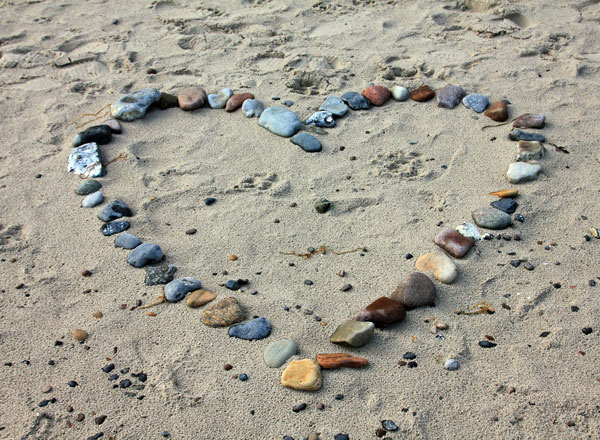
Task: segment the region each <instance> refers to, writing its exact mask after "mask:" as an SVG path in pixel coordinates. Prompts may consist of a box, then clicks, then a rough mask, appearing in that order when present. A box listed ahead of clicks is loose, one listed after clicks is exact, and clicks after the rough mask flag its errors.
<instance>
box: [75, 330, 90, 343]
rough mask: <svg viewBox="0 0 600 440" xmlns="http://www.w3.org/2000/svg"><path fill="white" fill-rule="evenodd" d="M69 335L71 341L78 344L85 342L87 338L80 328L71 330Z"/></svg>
mask: <svg viewBox="0 0 600 440" xmlns="http://www.w3.org/2000/svg"><path fill="white" fill-rule="evenodd" d="M71 335H73V339H75V340H76V341H79V342H83V341H85V340H86V339H87V337H88V333H87V332H86V331H85V330H82V329H80V328H78V329H75V330H73V331H72V332H71Z"/></svg>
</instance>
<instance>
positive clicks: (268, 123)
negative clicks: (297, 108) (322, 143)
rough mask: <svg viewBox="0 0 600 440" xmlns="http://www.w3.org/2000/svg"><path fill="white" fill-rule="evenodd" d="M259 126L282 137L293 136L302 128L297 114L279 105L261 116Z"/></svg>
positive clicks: (270, 108) (268, 109)
mask: <svg viewBox="0 0 600 440" xmlns="http://www.w3.org/2000/svg"><path fill="white" fill-rule="evenodd" d="M258 124H259V125H260V126H261V127H263V128H266V129H267V130H269V131H270V132H271V133H274V134H276V135H278V136H282V137H290V136H293V135H295V134H296V133H297V132H298V130H300V128H301V127H302V123H301V122H300V119H299V118H298V116H297V115H296V113H294V112H293V111H291V110H289V109H287V108H285V107H281V106H278V105H275V106H272V107H269V108H267V109H266V110H265V111H264V112H263V113H262V114H261V115H260V118H259V120H258Z"/></svg>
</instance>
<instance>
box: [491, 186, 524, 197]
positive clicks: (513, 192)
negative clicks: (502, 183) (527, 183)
mask: <svg viewBox="0 0 600 440" xmlns="http://www.w3.org/2000/svg"><path fill="white" fill-rule="evenodd" d="M518 194H519V190H518V189H514V188H511V189H503V190H501V191H494V192H491V193H488V196H497V197H499V198H501V199H503V198H505V197H510V198H512V197H517V195H518Z"/></svg>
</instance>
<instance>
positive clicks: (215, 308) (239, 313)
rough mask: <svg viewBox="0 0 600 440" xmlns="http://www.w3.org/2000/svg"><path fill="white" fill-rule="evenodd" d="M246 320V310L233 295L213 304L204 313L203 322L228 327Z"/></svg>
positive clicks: (208, 324) (213, 325)
mask: <svg viewBox="0 0 600 440" xmlns="http://www.w3.org/2000/svg"><path fill="white" fill-rule="evenodd" d="M243 320H244V311H243V310H242V307H241V306H240V303H239V302H238V300H237V299H235V298H234V297H233V296H230V297H227V298H225V299H223V300H221V301H219V302H218V303H216V304H211V305H210V306H208V307H207V308H206V309H204V312H203V313H202V324H204V325H206V326H208V327H226V326H228V325H232V324H235V323H236V322H240V321H243Z"/></svg>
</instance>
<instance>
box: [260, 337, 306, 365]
mask: <svg viewBox="0 0 600 440" xmlns="http://www.w3.org/2000/svg"><path fill="white" fill-rule="evenodd" d="M297 350H298V348H297V347H296V343H295V342H294V341H292V340H291V339H282V340H280V341H275V342H271V343H270V344H269V345H267V347H266V348H265V351H264V353H263V359H264V361H265V364H267V366H268V367H270V368H279V367H281V366H282V365H283V364H285V362H286V361H287V360H288V359H289V358H290V357H292V356H293V355H295V354H296V352H297Z"/></svg>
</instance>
